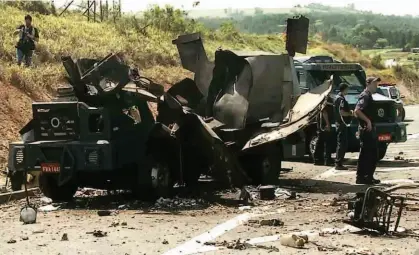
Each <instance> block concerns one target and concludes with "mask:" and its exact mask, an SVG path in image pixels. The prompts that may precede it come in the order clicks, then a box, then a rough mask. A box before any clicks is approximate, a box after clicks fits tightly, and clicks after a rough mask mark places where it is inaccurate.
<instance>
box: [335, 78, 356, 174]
mask: <svg viewBox="0 0 419 255" xmlns="http://www.w3.org/2000/svg"><path fill="white" fill-rule="evenodd" d="M348 90H349V85H348V84H346V83H341V84H340V85H339V94H338V95H337V97H336V100H335V107H334V108H335V117H336V118H335V123H336V131H337V139H336V160H335V169H336V170H348V168H347V167H345V166H343V164H342V162H343V160H344V158H345V153H346V150H347V147H348V130H347V129H348V128H347V124H349V122H350V121H351V119H350V117H351V116H352V115H353V111H352V110H350V109H349V104H348V101H346V99H345V95H347V94H348Z"/></svg>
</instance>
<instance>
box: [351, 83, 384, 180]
mask: <svg viewBox="0 0 419 255" xmlns="http://www.w3.org/2000/svg"><path fill="white" fill-rule="evenodd" d="M380 81H381V79H380V78H376V77H368V78H367V87H366V89H365V90H364V91H363V92H362V93H361V95H360V96H359V99H358V102H357V104H356V107H355V112H354V113H355V116H356V117H357V118H358V120H359V128H358V132H359V140H360V147H361V150H360V152H359V158H358V165H357V172H356V175H357V177H356V183H357V184H378V183H380V181H379V180H376V179H374V172H375V168H376V166H377V160H378V155H377V147H378V146H377V143H378V142H377V134H376V131H375V125H374V119H373V116H374V100H373V98H372V94H373V93H375V91H376V90H377V85H378V82H380Z"/></svg>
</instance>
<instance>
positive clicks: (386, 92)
mask: <svg viewBox="0 0 419 255" xmlns="http://www.w3.org/2000/svg"><path fill="white" fill-rule="evenodd" d="M377 93H378V94H380V95H383V96H386V97H390V96H389V94H388V90H387V89H383V88H378V89H377Z"/></svg>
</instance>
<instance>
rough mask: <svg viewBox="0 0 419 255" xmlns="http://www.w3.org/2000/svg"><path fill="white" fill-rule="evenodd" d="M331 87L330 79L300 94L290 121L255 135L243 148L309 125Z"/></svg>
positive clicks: (279, 137)
mask: <svg viewBox="0 0 419 255" xmlns="http://www.w3.org/2000/svg"><path fill="white" fill-rule="evenodd" d="M331 89H332V86H331V83H330V81H328V82H326V83H324V84H323V85H322V86H319V87H318V88H317V89H316V90H313V91H310V92H308V93H306V94H304V95H302V96H300V97H299V98H298V100H297V103H296V104H295V106H294V107H293V109H292V110H291V111H290V114H289V122H287V123H284V124H282V125H280V126H279V127H278V128H275V129H273V130H270V131H267V132H264V133H262V134H259V135H257V136H255V137H253V138H252V139H250V140H249V141H248V142H247V143H246V144H245V145H244V147H243V150H248V149H250V148H253V147H256V146H260V145H262V144H266V143H270V142H273V141H277V140H280V139H283V138H286V137H287V136H289V135H291V134H294V133H295V132H297V131H299V130H301V129H303V128H304V127H306V126H307V125H309V124H310V123H311V121H312V120H313V118H315V117H316V114H317V113H318V112H319V110H320V107H319V106H320V104H321V103H323V102H324V100H325V99H326V97H327V95H328V94H329V93H330V91H331Z"/></svg>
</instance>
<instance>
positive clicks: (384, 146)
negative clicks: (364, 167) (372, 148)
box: [377, 143, 388, 160]
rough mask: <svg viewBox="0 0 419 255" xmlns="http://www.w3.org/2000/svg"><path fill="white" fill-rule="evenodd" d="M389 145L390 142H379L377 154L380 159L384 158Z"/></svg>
mask: <svg viewBox="0 0 419 255" xmlns="http://www.w3.org/2000/svg"><path fill="white" fill-rule="evenodd" d="M387 147H388V144H385V143H384V144H378V149H377V156H378V158H377V159H378V160H382V159H383V158H384V157H385V156H386V153H387Z"/></svg>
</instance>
